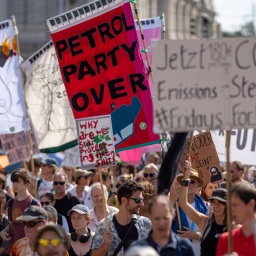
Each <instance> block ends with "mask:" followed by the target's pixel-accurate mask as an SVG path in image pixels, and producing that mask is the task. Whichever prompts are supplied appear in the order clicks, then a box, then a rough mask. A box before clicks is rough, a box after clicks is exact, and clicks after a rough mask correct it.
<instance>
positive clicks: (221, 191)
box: [210, 188, 227, 203]
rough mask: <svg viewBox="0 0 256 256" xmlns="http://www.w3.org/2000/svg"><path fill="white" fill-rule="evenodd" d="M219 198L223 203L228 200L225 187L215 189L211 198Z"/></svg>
mask: <svg viewBox="0 0 256 256" xmlns="http://www.w3.org/2000/svg"><path fill="white" fill-rule="evenodd" d="M213 199H216V200H219V201H221V202H223V203H226V202H227V190H226V189H225V188H217V189H216V190H214V191H213V192H212V196H211V198H210V200H213Z"/></svg>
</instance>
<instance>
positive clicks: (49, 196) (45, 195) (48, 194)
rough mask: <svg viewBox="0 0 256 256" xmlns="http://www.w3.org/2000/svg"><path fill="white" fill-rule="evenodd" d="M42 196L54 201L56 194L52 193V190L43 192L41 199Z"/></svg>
mask: <svg viewBox="0 0 256 256" xmlns="http://www.w3.org/2000/svg"><path fill="white" fill-rule="evenodd" d="M42 197H47V198H48V199H49V200H50V201H51V202H53V201H54V195H53V193H51V192H46V193H43V194H42V195H41V196H40V199H41V198H42Z"/></svg>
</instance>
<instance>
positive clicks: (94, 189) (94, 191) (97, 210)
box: [88, 182, 118, 232]
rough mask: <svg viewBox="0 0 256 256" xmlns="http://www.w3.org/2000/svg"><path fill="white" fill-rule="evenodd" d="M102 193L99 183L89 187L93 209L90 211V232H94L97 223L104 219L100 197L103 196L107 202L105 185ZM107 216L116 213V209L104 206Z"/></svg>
mask: <svg viewBox="0 0 256 256" xmlns="http://www.w3.org/2000/svg"><path fill="white" fill-rule="evenodd" d="M103 190H104V192H103V193H102V190H101V184H100V183H99V182H97V183H94V184H93V185H92V186H91V196H92V202H93V205H94V207H93V209H91V210H90V218H91V221H90V224H89V225H88V227H89V228H90V230H91V231H93V232H96V231H97V227H98V225H99V222H100V221H101V220H102V219H104V209H103V207H104V204H103V198H102V196H105V202H107V198H108V191H107V188H106V186H105V185H103ZM105 207H106V211H107V213H108V215H110V214H112V213H116V212H118V209H117V208H116V207H113V206H108V205H107V204H106V205H105Z"/></svg>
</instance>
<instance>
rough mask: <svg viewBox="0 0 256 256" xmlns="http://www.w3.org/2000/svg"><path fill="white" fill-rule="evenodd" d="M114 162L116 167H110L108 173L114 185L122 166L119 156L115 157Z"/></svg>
mask: <svg viewBox="0 0 256 256" xmlns="http://www.w3.org/2000/svg"><path fill="white" fill-rule="evenodd" d="M115 160H116V165H112V166H110V171H111V173H112V176H113V182H114V184H116V182H117V179H118V177H119V176H120V175H121V166H122V161H121V159H120V157H119V156H117V155H116V156H115Z"/></svg>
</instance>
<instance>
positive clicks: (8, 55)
mask: <svg viewBox="0 0 256 256" xmlns="http://www.w3.org/2000/svg"><path fill="white" fill-rule="evenodd" d="M0 124H1V125H0V134H12V133H17V132H21V131H24V130H26V129H27V124H26V107H25V100H24V92H23V85H22V79H21V72H20V68H19V56H18V53H17V40H16V37H15V34H14V28H13V25H12V21H11V20H6V21H3V22H0Z"/></svg>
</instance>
